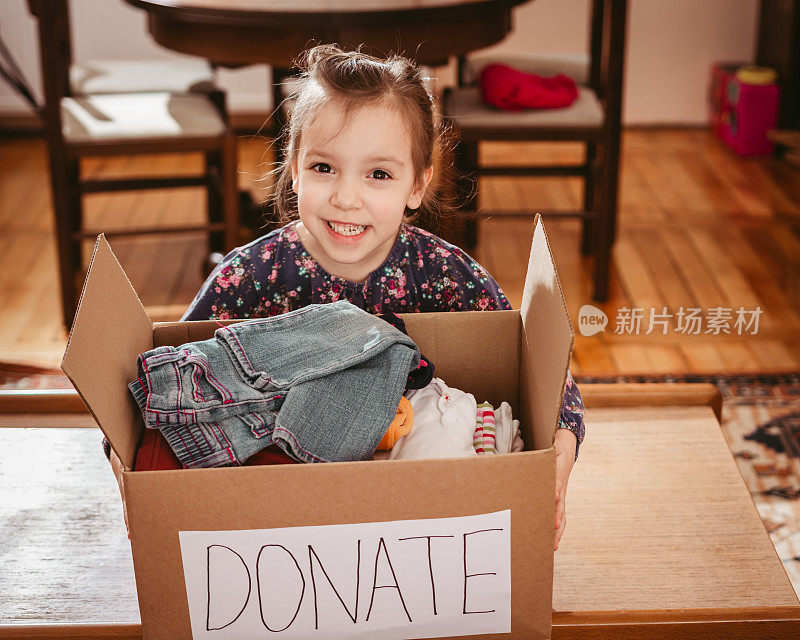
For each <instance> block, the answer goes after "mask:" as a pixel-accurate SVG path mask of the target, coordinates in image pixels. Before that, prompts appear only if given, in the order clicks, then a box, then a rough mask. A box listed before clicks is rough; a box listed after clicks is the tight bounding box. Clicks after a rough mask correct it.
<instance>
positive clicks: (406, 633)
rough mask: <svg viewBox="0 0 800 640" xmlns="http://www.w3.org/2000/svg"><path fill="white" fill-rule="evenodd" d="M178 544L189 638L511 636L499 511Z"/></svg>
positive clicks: (223, 535) (215, 536)
mask: <svg viewBox="0 0 800 640" xmlns="http://www.w3.org/2000/svg"><path fill="white" fill-rule="evenodd" d="M179 535H180V544H181V555H182V558H183V572H184V577H185V580H186V594H187V596H188V599H189V615H190V618H191V624H192V636H193V637H194V638H198V639H206V638H215V639H217V638H218V639H222V640H226V639H228V638H231V639H233V638H236V639H237V640H239V639H241V640H246V639H248V638H259V640H261V639H263V638H266V637H270V638H325V639H326V640H328V639H330V640H338V639H340V638H369V639H370V640H392V639H395V638H398V639H399V638H430V637H436V636H461V635H474V634H481V633H510V632H511V511H510V510H506V511H498V512H496V513H487V514H482V515H476V516H464V517H459V518H434V519H429V520H398V521H394V522H366V523H359V524H343V525H329V526H320V527H289V528H284V529H252V530H246V531H181V532H180V534H179Z"/></svg>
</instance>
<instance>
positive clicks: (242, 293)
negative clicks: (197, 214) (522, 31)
mask: <svg viewBox="0 0 800 640" xmlns="http://www.w3.org/2000/svg"><path fill="white" fill-rule="evenodd" d="M423 80H424V79H423V76H422V74H421V73H420V70H419V69H418V68H417V67H416V66H415V65H414V64H413V63H412V62H411V61H410V60H408V59H406V58H403V57H400V56H392V57H389V58H388V59H378V58H374V57H371V56H368V55H366V54H363V53H361V52H343V51H341V50H340V49H338V48H337V47H334V46H331V45H323V46H318V47H314V48H313V49H310V50H309V51H308V52H307V53H306V56H305V62H304V64H303V65H302V74H301V76H300V79H299V81H298V89H297V90H296V92H295V94H294V95H293V96H292V102H293V108H292V112H291V116H290V119H289V123H288V130H287V133H286V138H285V139H286V148H285V154H284V161H283V164H282V165H281V167H280V169H279V172H278V180H277V184H276V192H275V204H276V208H277V210H278V211H279V212H280V214H281V215H282V216H283V217H284V218H285V219H286V220H287V221H288V223H287V224H286V225H285V226H283V227H282V228H280V229H277V230H275V231H272V232H271V233H268V234H267V235H265V236H263V237H262V238H259V239H258V240H255V241H253V242H251V243H250V244H248V245H245V246H243V247H239V248H237V249H234V250H233V251H232V252H231V253H229V254H228V255H227V256H226V257H225V259H224V260H223V262H221V263H220V264H219V265H218V266H217V268H216V269H215V270H214V272H213V273H212V274H211V275H210V276H209V278H208V280H207V281H206V282H205V284H204V285H203V287H202V288H201V290H200V292H199V293H198V294H197V296H196V298H195V299H194V301H193V302H192V304H191V306H190V307H189V309H188V310H187V311H186V313H185V314H184V316H183V318H182V319H183V320H207V319H227V318H257V317H265V316H273V315H278V314H282V313H287V312H289V311H293V310H295V309H299V308H301V307H304V306H306V305H309V304H320V303H327V302H335V301H337V300H349V301H350V302H351V303H353V304H354V305H356V306H358V307H360V308H362V309H364V310H366V311H368V312H370V313H374V314H380V313H388V312H398V313H400V312H415V311H422V312H428V311H469V310H495V309H511V305H510V304H509V302H508V299H507V298H506V296H505V294H504V293H503V291H502V290H501V289H500V286H499V285H498V284H497V282H495V280H494V278H492V277H491V276H490V275H489V274H488V273H487V272H486V270H485V269H484V268H483V267H482V266H481V265H479V264H478V263H477V262H476V261H475V260H473V259H472V258H471V257H470V256H469V255H467V254H466V253H465V252H464V251H462V250H461V249H459V248H458V247H456V246H454V245H451V244H449V243H447V242H445V241H444V240H442V239H441V238H438V237H437V236H435V235H433V234H431V233H428V232H427V231H423V230H422V229H419V228H417V227H414V226H411V225H410V224H408V222H407V221H408V220H409V219H410V218H411V217H413V216H414V215H416V214H419V213H423V214H427V215H428V216H435V215H436V213H437V208H438V207H437V205H436V202H435V194H434V193H433V189H428V185H429V184H430V182H431V177H432V174H433V159H434V157H435V155H436V152H437V150H438V147H439V145H440V143H441V131H440V130H439V128H438V127H437V125H436V119H435V117H434V110H433V99H432V97H431V96H430V94H429V93H428V91H427V90H426V88H425V85H424V81H423ZM559 427H560V428H559V429H558V430H557V433H556V439H555V446H556V464H557V479H556V485H557V489H556V491H557V508H556V546H557V545H558V540H559V538H560V537H561V532H563V529H564V523H565V519H564V497H565V494H566V485H567V480H568V478H569V474H570V471H571V469H572V464H573V461H574V459H575V454H576V450H577V446H578V444H579V443H580V441H581V440H582V439H583V432H584V424H583V402H582V400H581V396H580V392H579V391H578V388H577V387H576V386H575V384H574V383H573V381H572V378H571V377H570V376H568V378H567V386H566V388H565V391H564V401H563V406H562V410H561V416H560V420H559Z"/></svg>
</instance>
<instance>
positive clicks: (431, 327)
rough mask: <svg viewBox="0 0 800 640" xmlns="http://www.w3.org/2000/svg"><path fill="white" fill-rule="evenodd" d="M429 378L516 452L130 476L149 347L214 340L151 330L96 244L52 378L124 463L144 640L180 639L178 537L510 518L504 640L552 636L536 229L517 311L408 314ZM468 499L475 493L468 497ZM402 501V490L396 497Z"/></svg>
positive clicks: (551, 417) (550, 277)
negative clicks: (500, 514) (142, 357)
mask: <svg viewBox="0 0 800 640" xmlns="http://www.w3.org/2000/svg"><path fill="white" fill-rule="evenodd" d="M403 319H404V320H405V322H406V327H407V329H408V332H409V334H410V335H411V337H412V338H413V339H414V340H415V341H416V342H417V344H418V345H419V347H420V350H421V351H422V352H423V353H425V354H426V355H427V356H428V357H429V358H430V359H431V360H432V361H433V362H434V364H435V365H436V374H437V376H439V377H441V378H442V379H444V380H445V381H446V382H447V383H448V384H449V385H450V386H452V387H455V388H458V389H463V390H465V391H469V392H471V393H473V394H475V396H476V397H477V398H478V400H479V401H481V400H484V399H486V400H488V401H489V402H491V403H493V404H495V405H497V404H499V403H500V402H501V401H503V400H505V401H507V402H509V404H511V406H512V409H513V412H514V414H515V416H519V417H520V419H521V428H522V431H523V438H524V440H525V443H526V449H527V450H526V451H525V452H521V453H515V454H506V455H497V456H480V457H475V458H466V459H451V460H402V461H388V462H386V461H383V462H350V463H334V464H317V465H313V464H307V465H279V466H267V467H236V468H233V467H227V468H216V469H197V470H180V471H147V472H132V471H130V469H131V468H132V466H133V460H134V456H135V449H136V444H137V442H138V440H139V435H140V433H141V430H142V428H143V426H142V420H141V415H140V414H139V412H138V410H137V409H136V407H135V404H134V402H133V400H132V399H131V398H130V396H129V394H128V390H127V383H128V382H129V381H130V380H133V379H134V378H135V377H136V357H137V355H138V354H139V353H141V352H143V351H146V350H148V349H150V348H152V347H153V346H154V345H155V346H158V345H165V344H174V345H178V344H181V343H183V342H187V341H191V340H200V339H205V338H208V337H211V336H212V335H213V332H214V330H215V329H216V328H217V327H218V326H219V325H218V323H216V322H187V323H162V324H157V325H155V326H154V325H153V324H152V323H151V322H150V320H149V318H147V314H146V313H145V311H144V309H143V308H142V305H141V303H140V302H139V300H138V298H137V296H136V293H135V292H134V290H133V288H132V287H131V285H130V283H129V281H128V279H127V277H126V276H125V274H124V272H123V270H122V268H121V267H120V265H119V263H118V262H117V261H116V259H115V257H114V255H113V253H112V252H111V249H110V247H109V246H108V243H107V242H106V240H105V238H104V237H103V236H100V237H99V238H98V241H97V245H96V247H95V253H94V257H93V260H92V264H91V265H90V269H89V274H88V275H87V281H86V285H85V287H84V292H83V296H82V298H81V302H80V306H79V309H78V313H77V316H76V319H75V324H74V326H73V330H72V335H71V337H70V341H69V344H68V346H67V351H66V353H65V356H64V361H63V363H62V368H63V369H64V371H65V372H66V373H67V375H68V376H69V378H70V379H71V380H72V382H73V384H74V385H75V387H76V389H78V391H79V393H80V394H81V397H82V398H83V400H84V401H85V402H86V404H87V406H89V408H90V409H91V411H92V414H93V415H94V417H95V419H96V420H97V422H98V424H100V427H101V429H102V430H103V432H104V433H105V435H106V437H107V438H108V439H109V441H110V443H111V446H112V447H113V448H114V450H115V451H116V452H117V454H118V455H119V456H120V459H121V460H122V461H123V463H124V465H125V467H126V469H127V470H126V471H125V472H124V474H123V475H124V485H125V492H126V505H127V510H128V518H129V523H130V534H131V547H132V551H133V561H134V569H135V573H136V586H137V590H138V594H139V607H140V611H141V617H142V628H143V632H144V637H145V638H147V639H150V638H169V639H177V638H190V637H191V629H190V624H189V615H188V604H187V597H186V589H185V584H184V578H183V575H184V574H183V569H182V564H181V555H180V546H179V540H178V532H179V531H212V530H231V529H267V528H278V527H292V526H304V525H327V524H349V523H359V522H385V521H392V520H407V519H416V518H437V517H440V518H445V517H454V516H466V515H473V514H479V513H489V512H494V511H501V510H504V509H510V510H511V528H512V530H511V576H512V577H511V579H512V583H511V584H512V596H511V597H512V610H511V611H512V627H511V628H512V631H511V634H495V635H489V636H485V635H484V636H467V637H468V638H515V639H516V638H519V639H522V638H525V639H538V638H549V637H550V623H551V610H552V579H553V521H554V508H555V505H554V499H553V496H554V493H555V454H554V451H553V449H552V442H553V434H554V431H555V428H556V423H557V419H558V413H559V409H560V403H561V395H562V389H563V385H564V380H565V377H566V371H567V364H568V362H569V356H570V351H571V348H572V339H573V333H572V328H571V324H570V322H569V316H568V315H567V312H566V307H565V305H564V302H563V298H562V294H561V287H560V284H559V282H558V278H557V275H556V272H555V266H554V264H553V261H552V257H551V255H550V251H549V247H548V244H547V238H546V236H545V232H544V228H543V226H542V223H541V220H540V218H539V217H538V216H537V218H536V221H535V225H534V234H533V244H532V250H531V257H530V262H529V265H528V272H527V277H526V282H525V292H524V297H523V309H522V311H520V312H518V311H499V312H492V313H485V312H467V313H433V314H407V315H405V316H403ZM476 487H480V488H482V489H483V490H481V491H476ZM399 488H401V490H399Z"/></svg>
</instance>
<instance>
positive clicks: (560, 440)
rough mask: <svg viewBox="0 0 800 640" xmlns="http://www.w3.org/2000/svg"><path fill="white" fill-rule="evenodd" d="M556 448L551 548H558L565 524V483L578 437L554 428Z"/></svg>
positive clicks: (572, 463)
mask: <svg viewBox="0 0 800 640" xmlns="http://www.w3.org/2000/svg"><path fill="white" fill-rule="evenodd" d="M553 446H554V447H555V450H556V539H555V546H554V547H553V550H554V551H555V550H558V543H559V542H560V541H561V536H562V535H563V534H564V528H565V527H566V526H567V512H566V509H567V504H566V499H567V483H568V482H569V474H570V473H571V472H572V466H573V465H574V464H575V449H576V447H577V446H578V439H577V438H576V437H575V434H574V433H572V431H570V430H569V429H556V436H555V439H554V441H553Z"/></svg>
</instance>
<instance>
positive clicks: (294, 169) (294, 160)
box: [289, 155, 297, 194]
mask: <svg viewBox="0 0 800 640" xmlns="http://www.w3.org/2000/svg"><path fill="white" fill-rule="evenodd" d="M289 166H290V167H291V168H292V191H294V192H295V194H297V155H295V157H294V158H292V162H291V163H290V165H289Z"/></svg>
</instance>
